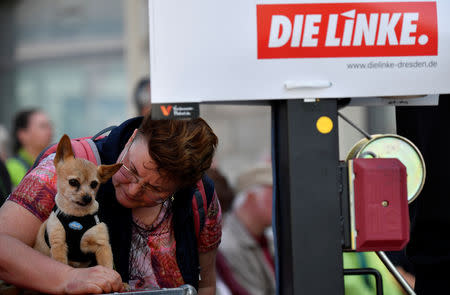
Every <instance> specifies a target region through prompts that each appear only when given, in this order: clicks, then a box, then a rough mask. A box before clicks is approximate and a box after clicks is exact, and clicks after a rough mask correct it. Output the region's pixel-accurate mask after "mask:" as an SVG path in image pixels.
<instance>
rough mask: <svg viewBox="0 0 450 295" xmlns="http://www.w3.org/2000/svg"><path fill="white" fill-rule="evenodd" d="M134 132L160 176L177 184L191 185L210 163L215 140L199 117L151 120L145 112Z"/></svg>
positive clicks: (211, 132)
mask: <svg viewBox="0 0 450 295" xmlns="http://www.w3.org/2000/svg"><path fill="white" fill-rule="evenodd" d="M138 131H139V134H140V135H141V136H144V137H145V139H146V140H147V145H148V153H149V155H150V157H151V158H152V159H153V160H154V161H155V163H156V165H157V166H158V169H159V172H160V173H161V175H162V176H163V177H170V178H175V180H176V181H177V182H179V183H180V185H181V187H186V186H189V185H193V184H195V183H196V182H197V181H198V180H199V179H200V178H202V176H203V174H204V172H205V171H206V170H207V169H208V168H209V167H210V166H211V162H212V158H213V156H214V152H215V149H216V146H217V143H218V139H217V136H216V135H215V134H214V132H213V131H212V129H211V127H209V125H208V124H207V123H206V122H205V120H203V119H202V118H196V119H190V120H152V119H151V116H150V115H147V116H145V118H144V120H143V122H142V124H141V126H140V127H139V130H138Z"/></svg>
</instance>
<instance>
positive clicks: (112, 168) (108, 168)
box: [97, 163, 122, 183]
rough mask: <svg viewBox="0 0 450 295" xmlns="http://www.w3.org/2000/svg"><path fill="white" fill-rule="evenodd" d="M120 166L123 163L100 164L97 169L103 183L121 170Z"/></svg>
mask: <svg viewBox="0 0 450 295" xmlns="http://www.w3.org/2000/svg"><path fill="white" fill-rule="evenodd" d="M120 167H122V163H116V164H112V165H100V166H99V167H98V169H97V174H98V178H99V180H100V182H101V183H105V182H106V181H108V179H110V178H111V177H112V176H113V175H114V173H116V172H117V171H119V169H120Z"/></svg>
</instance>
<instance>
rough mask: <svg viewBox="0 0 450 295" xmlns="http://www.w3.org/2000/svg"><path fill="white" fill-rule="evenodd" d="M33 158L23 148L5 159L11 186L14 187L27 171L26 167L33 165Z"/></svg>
mask: <svg viewBox="0 0 450 295" xmlns="http://www.w3.org/2000/svg"><path fill="white" fill-rule="evenodd" d="M33 162H34V159H33V157H32V156H31V155H30V154H28V153H27V152H26V151H25V150H24V149H20V150H19V152H18V153H17V155H15V156H14V157H12V158H9V159H8V160H7V161H6V168H7V169H8V173H9V176H10V177H11V182H12V185H13V187H16V186H17V185H18V184H19V183H20V181H21V180H22V178H23V177H24V176H25V174H26V173H27V171H28V169H30V167H31V166H32V165H33Z"/></svg>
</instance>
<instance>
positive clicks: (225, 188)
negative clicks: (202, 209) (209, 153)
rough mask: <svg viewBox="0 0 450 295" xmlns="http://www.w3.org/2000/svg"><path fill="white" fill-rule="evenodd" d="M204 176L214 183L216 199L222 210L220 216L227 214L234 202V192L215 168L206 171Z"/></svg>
mask: <svg viewBox="0 0 450 295" xmlns="http://www.w3.org/2000/svg"><path fill="white" fill-rule="evenodd" d="M206 174H207V175H208V176H209V178H211V179H212V180H213V181H214V186H215V188H216V192H217V197H218V198H219V201H220V207H221V208H222V215H223V216H224V215H225V214H227V213H228V212H229V211H230V209H231V204H232V203H233V200H234V195H235V193H234V190H233V188H232V187H231V185H230V183H229V182H228V179H227V178H226V177H225V175H223V174H222V172H221V171H220V170H219V168H217V167H211V168H209V169H208V170H206Z"/></svg>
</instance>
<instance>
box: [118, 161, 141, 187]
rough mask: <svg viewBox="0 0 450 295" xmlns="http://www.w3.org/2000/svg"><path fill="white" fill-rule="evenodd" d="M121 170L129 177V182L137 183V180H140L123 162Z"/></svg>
mask: <svg viewBox="0 0 450 295" xmlns="http://www.w3.org/2000/svg"><path fill="white" fill-rule="evenodd" d="M119 172H120V173H121V174H122V175H123V176H124V177H125V178H126V179H128V181H129V182H132V183H137V182H138V179H137V178H136V176H135V175H133V174H132V173H131V171H130V170H128V168H127V167H126V166H125V165H123V164H122V167H120V169H119Z"/></svg>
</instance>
